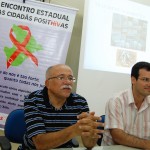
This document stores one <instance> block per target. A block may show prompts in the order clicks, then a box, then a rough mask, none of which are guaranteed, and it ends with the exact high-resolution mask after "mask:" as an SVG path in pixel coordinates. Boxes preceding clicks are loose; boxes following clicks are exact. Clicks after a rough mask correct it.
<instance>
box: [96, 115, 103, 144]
mask: <svg viewBox="0 0 150 150" xmlns="http://www.w3.org/2000/svg"><path fill="white" fill-rule="evenodd" d="M100 117H101V118H102V119H101V120H100V122H102V123H104V122H105V115H102V116H100ZM98 129H100V130H104V127H99V128H98ZM100 135H101V138H100V139H98V141H97V145H99V146H101V143H102V139H103V134H102V133H101V134H100Z"/></svg>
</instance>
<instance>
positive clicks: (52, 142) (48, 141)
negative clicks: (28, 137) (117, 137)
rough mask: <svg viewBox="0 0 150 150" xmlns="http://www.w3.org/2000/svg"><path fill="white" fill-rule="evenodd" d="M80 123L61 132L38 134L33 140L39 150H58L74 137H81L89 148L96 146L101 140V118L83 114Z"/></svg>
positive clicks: (79, 117) (80, 116)
mask: <svg viewBox="0 0 150 150" xmlns="http://www.w3.org/2000/svg"><path fill="white" fill-rule="evenodd" d="M78 119H79V121H78V122H77V123H76V124H74V125H72V126H70V127H67V128H65V129H63V130H61V131H57V132H51V133H44V134H38V135H36V136H34V137H33V138H32V140H33V142H34V144H35V146H36V149H37V150H47V149H52V148H56V147H58V146H60V145H62V144H64V143H66V142H67V141H69V140H70V139H72V138H73V137H76V136H81V137H82V140H83V144H84V146H85V147H87V148H92V147H93V146H95V144H96V142H97V139H98V138H99V135H98V133H102V131H101V130H98V129H97V127H98V126H103V124H102V123H100V122H96V121H95V120H98V119H99V117H96V116H92V115H89V114H88V113H82V114H81V115H79V116H78Z"/></svg>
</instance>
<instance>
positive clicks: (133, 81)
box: [131, 76, 136, 84]
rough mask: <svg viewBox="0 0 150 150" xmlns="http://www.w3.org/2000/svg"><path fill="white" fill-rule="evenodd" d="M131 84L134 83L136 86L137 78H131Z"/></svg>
mask: <svg viewBox="0 0 150 150" xmlns="http://www.w3.org/2000/svg"><path fill="white" fill-rule="evenodd" d="M131 82H132V84H134V83H135V82H136V78H135V77H133V76H132V77H131Z"/></svg>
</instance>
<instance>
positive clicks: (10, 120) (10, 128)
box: [0, 109, 79, 150]
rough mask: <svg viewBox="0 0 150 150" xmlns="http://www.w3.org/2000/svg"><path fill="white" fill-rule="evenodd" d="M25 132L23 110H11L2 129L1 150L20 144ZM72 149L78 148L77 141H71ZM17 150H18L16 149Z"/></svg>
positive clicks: (9, 149)
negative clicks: (13, 144)
mask: <svg viewBox="0 0 150 150" xmlns="http://www.w3.org/2000/svg"><path fill="white" fill-rule="evenodd" d="M25 131H26V124H25V120H24V110H23V109H16V110H13V111H12V112H11V113H10V114H9V115H8V117H7V119H6V122H5V127H4V134H5V136H0V147H1V150H11V147H12V146H11V143H10V142H13V143H17V144H20V145H21V144H22V143H23V135H24V133H25ZM72 143H73V147H79V143H78V141H77V140H76V139H75V138H73V139H72ZM18 150H19V148H18Z"/></svg>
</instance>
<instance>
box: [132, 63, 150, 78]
mask: <svg viewBox="0 0 150 150" xmlns="http://www.w3.org/2000/svg"><path fill="white" fill-rule="evenodd" d="M140 69H145V70H147V71H150V63H149V62H145V61H140V62H137V63H136V64H135V65H134V66H133V67H132V70H131V77H132V76H133V77H135V78H136V79H138V77H139V70H140Z"/></svg>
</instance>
